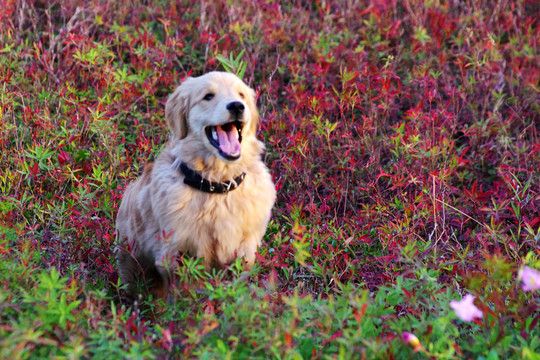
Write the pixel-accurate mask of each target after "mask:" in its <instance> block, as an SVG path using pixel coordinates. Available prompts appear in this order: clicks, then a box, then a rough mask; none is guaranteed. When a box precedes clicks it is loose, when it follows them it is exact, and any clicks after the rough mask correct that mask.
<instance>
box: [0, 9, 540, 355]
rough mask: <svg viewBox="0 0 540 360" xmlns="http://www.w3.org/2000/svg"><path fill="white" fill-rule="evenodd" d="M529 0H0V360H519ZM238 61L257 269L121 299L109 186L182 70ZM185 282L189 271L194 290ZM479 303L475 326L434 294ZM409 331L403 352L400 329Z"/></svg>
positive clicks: (525, 312)
mask: <svg viewBox="0 0 540 360" xmlns="http://www.w3.org/2000/svg"><path fill="white" fill-rule="evenodd" d="M538 19H539V8H538V4H536V2H535V1H502V0H500V1H497V0H482V1H438V0H435V1H417V0H407V1H395V0H393V1H392V0H388V1H385V0H380V1H371V2H369V1H352V0H351V1H337V0H328V1H324V0H319V1H313V2H310V1H290V2H278V1H264V0H248V1H236V0H228V1H225V0H217V1H212V2H210V1H204V0H203V1H200V2H192V1H184V0H178V1H164V0H160V1H141V0H134V1H129V2H112V1H111V2H108V1H102V0H94V1H82V0H73V1H50V2H49V1H43V0H20V1H16V0H0V23H1V26H0V117H1V124H0V127H1V128H0V130H1V131H0V153H1V155H0V167H1V171H0V280H2V281H1V282H0V354H1V357H2V358H21V359H26V358H45V357H48V358H110V359H114V358H159V359H166V358H179V357H188V358H189V357H199V358H203V359H207V358H220V359H221V358H231V359H232V358H294V359H300V358H315V359H322V358H340V359H341V358H344V359H345V358H366V359H374V358H390V359H394V358H396V359H407V358H418V359H421V358H444V359H447V358H448V359H450V358H478V359H498V358H500V359H503V358H523V359H538V358H539V353H540V341H539V340H538V338H539V336H540V333H539V330H538V328H539V326H538V320H539V317H540V315H539V292H538V291H536V292H534V291H533V292H524V291H523V290H522V288H521V284H520V279H519V275H518V273H519V271H520V269H522V267H523V266H524V265H528V266H530V267H531V268H537V269H538V268H540V262H539V256H540V251H539V247H538V242H539V240H540V229H539V228H540V214H539V208H540V206H539V205H540V194H539V189H540V172H539V166H540V134H539V131H540V119H539V112H540V105H539V103H540V102H539V68H538V64H539V62H540V57H539V54H538V52H539V48H538V44H539V40H540V36H539V35H540V34H539V32H540V29H539V26H538ZM211 70H228V71H232V72H235V73H238V74H240V75H241V76H242V77H243V78H244V80H245V81H246V82H247V83H249V84H250V85H251V86H253V87H254V88H255V89H256V91H257V95H258V104H259V108H260V111H261V115H262V119H261V120H262V121H261V127H260V131H259V136H260V137H261V138H263V139H264V141H265V143H266V145H267V153H266V155H265V161H266V163H267V164H268V166H269V167H270V169H271V172H272V174H273V176H274V180H275V183H276V188H277V190H278V199H277V203H276V206H275V208H274V211H273V218H272V221H271V223H270V225H269V228H268V231H267V234H266V235H265V238H264V244H263V246H262V248H261V249H260V254H259V255H258V261H257V265H256V266H255V268H254V269H252V270H251V271H249V272H248V271H246V270H244V269H243V268H242V265H241V263H240V262H237V263H235V264H231V265H230V266H229V268H228V269H227V270H226V271H221V272H215V271H214V272H213V273H211V274H206V273H205V272H204V271H203V270H202V269H201V267H200V264H199V263H198V262H197V261H196V260H195V259H190V258H183V259H182V262H181V264H180V265H179V267H178V271H177V279H176V280H177V283H178V284H179V285H178V287H177V289H176V290H175V291H176V292H177V293H178V297H179V299H180V300H179V301H178V302H177V303H176V304H175V305H173V306H167V305H166V304H160V303H159V302H156V301H146V300H144V299H136V301H133V300H129V299H127V297H126V296H125V293H124V290H123V288H122V286H121V284H119V282H118V276H117V274H116V270H115V261H114V256H113V253H112V251H113V246H114V217H115V214H116V211H117V209H118V205H119V203H120V200H121V197H122V192H123V189H124V188H125V186H126V184H127V183H129V182H130V181H132V180H133V179H135V178H136V177H137V176H138V174H139V173H140V170H141V169H142V168H143V167H144V165H145V164H146V163H148V162H149V161H151V160H152V159H153V158H155V156H156V154H157V153H159V151H160V149H161V147H162V146H163V144H164V142H165V141H166V140H167V138H168V135H167V130H166V126H165V123H164V116H163V115H164V113H163V110H164V103H165V101H166V98H167V95H168V94H170V93H171V92H172V90H173V89H174V87H175V86H176V85H178V84H179V83H180V82H181V80H182V79H184V78H185V77H186V76H188V75H200V74H203V73H204V72H207V71H211ZM193 283H198V284H202V285H201V286H199V287H195V288H194V287H193V286H190V284H193ZM466 293H471V294H473V295H474V296H476V300H475V304H476V306H478V307H479V308H480V309H481V310H482V312H483V315H484V316H483V318H482V319H476V320H474V322H464V321H461V320H459V319H457V318H456V316H455V314H454V312H453V311H452V310H451V309H450V307H449V302H450V300H459V299H460V298H461V297H462V296H463V295H464V294H466ZM404 332H409V333H414V334H415V335H416V336H417V337H418V339H419V342H420V344H421V345H420V346H415V344H412V345H413V346H408V345H411V343H409V344H407V343H405V342H404V341H403V339H402V334H403V333H404Z"/></svg>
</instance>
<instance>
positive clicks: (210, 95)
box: [203, 93, 214, 101]
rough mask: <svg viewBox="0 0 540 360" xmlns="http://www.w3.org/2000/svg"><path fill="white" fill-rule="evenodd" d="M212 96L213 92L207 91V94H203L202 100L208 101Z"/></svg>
mask: <svg viewBox="0 0 540 360" xmlns="http://www.w3.org/2000/svg"><path fill="white" fill-rule="evenodd" d="M213 98H214V94H212V93H208V94H206V95H204V97H203V100H206V101H210V100H212V99H213Z"/></svg>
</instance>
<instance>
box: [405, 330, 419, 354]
mask: <svg viewBox="0 0 540 360" xmlns="http://www.w3.org/2000/svg"><path fill="white" fill-rule="evenodd" d="M401 337H402V338H403V341H404V342H405V344H407V345H409V346H410V347H412V348H413V351H414V352H415V353H416V352H418V351H422V350H424V347H423V346H422V344H420V340H418V338H417V337H416V336H415V335H414V334H411V333H409V332H406V331H405V332H404V333H403V334H401Z"/></svg>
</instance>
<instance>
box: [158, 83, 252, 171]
mask: <svg viewBox="0 0 540 360" xmlns="http://www.w3.org/2000/svg"><path fill="white" fill-rule="evenodd" d="M165 114H166V120H167V124H168V125H169V128H170V129H171V131H172V133H173V137H174V139H176V140H181V139H184V138H188V137H191V138H192V140H195V141H201V142H202V143H203V144H204V145H205V146H206V147H207V148H208V150H209V151H210V152H212V153H213V154H214V155H215V156H217V157H219V158H221V159H223V160H224V161H236V160H238V159H240V157H241V155H242V140H244V139H246V138H247V137H250V136H253V137H254V136H255V134H256V130H257V124H258V112H257V107H256V104H255V92H254V91H253V90H252V89H250V88H249V87H248V86H247V85H246V84H245V83H244V82H243V81H242V80H240V79H239V78H238V77H236V76H235V75H232V74H229V73H224V72H211V73H208V74H205V75H203V76H200V77H196V78H192V77H190V78H188V79H186V80H185V81H184V82H183V83H182V84H181V85H180V86H179V87H178V88H177V89H176V91H175V92H174V93H173V94H172V95H171V96H170V97H169V99H168V100H167V105H166V107H165Z"/></svg>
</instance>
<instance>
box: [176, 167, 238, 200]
mask: <svg viewBox="0 0 540 360" xmlns="http://www.w3.org/2000/svg"><path fill="white" fill-rule="evenodd" d="M179 169H180V171H181V172H182V174H184V184H186V185H189V186H191V187H192V188H195V189H197V190H200V191H203V192H206V193H210V194H225V193H228V192H229V191H232V190H234V189H236V188H237V187H238V186H240V184H241V183H242V181H244V177H245V176H246V173H242V174H240V176H238V177H236V178H235V179H234V180H233V181H224V182H220V183H218V182H212V181H208V180H206V179H204V178H203V177H202V176H201V175H200V174H199V173H198V172H196V171H195V170H192V169H190V168H189V167H188V166H187V165H186V163H184V162H181V163H180V167H179Z"/></svg>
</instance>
